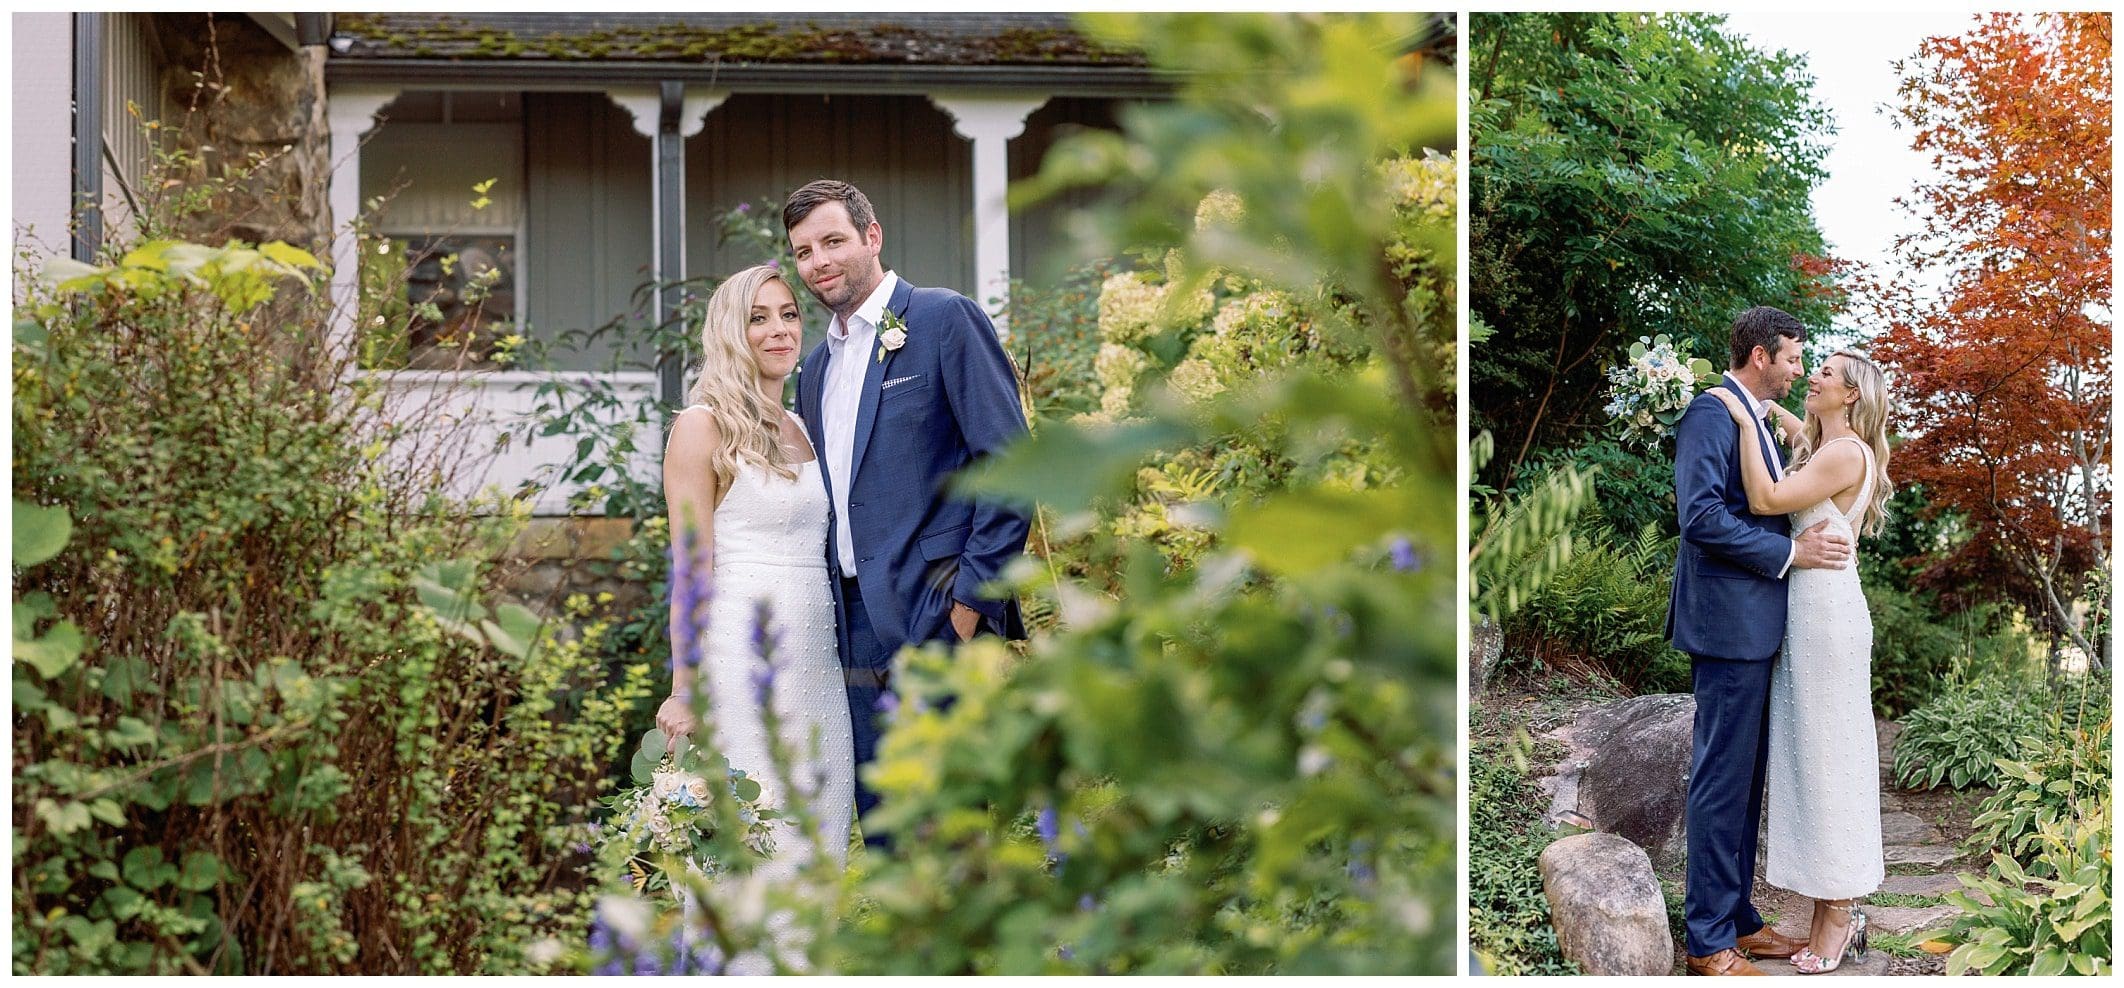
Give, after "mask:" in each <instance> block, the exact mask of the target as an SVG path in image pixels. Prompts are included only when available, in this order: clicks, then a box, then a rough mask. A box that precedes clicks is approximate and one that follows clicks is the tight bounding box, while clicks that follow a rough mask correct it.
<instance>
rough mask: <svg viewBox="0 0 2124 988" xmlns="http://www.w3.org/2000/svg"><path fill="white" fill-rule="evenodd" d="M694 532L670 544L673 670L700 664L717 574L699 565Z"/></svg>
mask: <svg viewBox="0 0 2124 988" xmlns="http://www.w3.org/2000/svg"><path fill="white" fill-rule="evenodd" d="M696 541H697V540H696V537H695V536H694V534H693V532H692V530H691V529H686V530H682V531H679V532H677V533H674V534H673V536H672V541H671V579H670V581H669V583H670V585H671V611H672V617H673V620H672V625H673V627H674V629H675V631H674V633H675V634H676V636H677V640H676V641H673V642H672V643H671V665H672V668H673V669H678V668H681V667H683V668H687V669H691V668H693V667H695V666H698V665H700V663H701V632H703V631H705V630H707V628H706V623H705V622H704V621H703V620H702V619H703V618H704V617H705V616H706V611H707V608H708V599H709V597H710V596H712V587H711V584H712V581H713V578H714V574H713V573H711V572H709V570H708V568H707V567H705V566H701V565H699V562H700V560H699V559H698V558H697V557H696V556H695V554H694V543H695V542H696Z"/></svg>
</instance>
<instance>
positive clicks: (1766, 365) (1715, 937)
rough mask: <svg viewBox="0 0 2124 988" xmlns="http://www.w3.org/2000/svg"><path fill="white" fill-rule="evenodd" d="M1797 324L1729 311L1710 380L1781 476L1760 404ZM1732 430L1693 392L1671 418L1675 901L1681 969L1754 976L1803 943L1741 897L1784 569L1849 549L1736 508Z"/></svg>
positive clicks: (1833, 562)
mask: <svg viewBox="0 0 2124 988" xmlns="http://www.w3.org/2000/svg"><path fill="white" fill-rule="evenodd" d="M1801 335H1802V329H1801V326H1800V322H1799V320H1798V319H1795V318H1793V317H1792V316H1791V315H1790V314H1788V313H1786V312H1784V311H1782V310H1779V309H1774V308H1771V307H1770V306H1767V305H1759V306H1756V307H1755V308H1752V309H1749V310H1748V311H1746V312H1743V313H1741V314H1740V316H1739V318H1736V319H1735V320H1734V321H1733V333H1732V342H1731V346H1730V349H1731V354H1730V356H1731V360H1730V362H1729V364H1728V366H1729V367H1730V368H1731V369H1730V370H1728V371H1727V373H1726V377H1725V380H1724V381H1723V382H1721V383H1723V384H1724V385H1725V387H1726V389H1727V390H1728V391H1731V392H1733V393H1734V394H1737V395H1740V396H1742V398H1743V400H1745V401H1747V402H1749V403H1750V405H1751V406H1753V408H1754V410H1755V412H1756V417H1755V418H1756V421H1755V436H1754V437H1753V441H1754V442H1756V443H1759V444H1761V446H1762V450H1763V458H1764V459H1765V460H1766V461H1767V462H1768V463H1769V464H1770V468H1771V473H1772V475H1773V476H1776V477H1781V476H1783V474H1782V469H1783V467H1782V464H1783V463H1784V458H1783V456H1782V453H1783V449H1782V447H1780V446H1779V445H1778V444H1777V440H1776V438H1775V437H1774V436H1773V435H1772V432H1771V428H1770V426H1769V425H1768V424H1766V423H1765V422H1764V421H1763V415H1764V414H1765V413H1767V412H1768V411H1769V403H1770V402H1773V401H1776V400H1778V399H1780V398H1783V397H1784V396H1785V394H1786V393H1787V392H1789V391H1790V390H1791V389H1792V382H1793V381H1796V380H1798V379H1799V378H1800V376H1801V374H1802V373H1803V372H1804V368H1803V367H1802V366H1801V363H1800V337H1801ZM1738 432H1739V430H1737V429H1735V428H1734V426H1733V418H1732V416H1730V415H1728V414H1727V412H1726V407H1725V406H1724V405H1722V404H1720V403H1719V401H1718V399H1717V398H1716V397H1713V396H1712V395H1709V394H1699V395H1697V396H1696V398H1695V399H1694V400H1693V401H1691V402H1690V403H1689V408H1688V410H1687V411H1686V412H1684V413H1683V414H1682V418H1681V421H1680V422H1678V423H1677V424H1676V425H1675V427H1674V434H1675V441H1674V505H1675V509H1676V511H1677V513H1678V515H1679V518H1680V521H1681V536H1682V537H1681V547H1680V549H1679V550H1678V551H1677V553H1676V556H1675V560H1674V591H1673V596H1672V597H1671V598H1669V600H1668V604H1667V637H1668V639H1669V640H1671V641H1672V642H1673V643H1674V647H1675V648H1678V649H1680V650H1682V651H1684V652H1687V653H1688V654H1689V660H1690V662H1689V665H1690V670H1691V673H1692V675H1693V678H1694V681H1695V693H1696V725H1695V736H1694V741H1693V744H1692V750H1691V758H1690V766H1689V804H1688V805H1689V808H1688V816H1687V823H1688V844H1689V851H1688V854H1689V861H1688V875H1687V881H1688V888H1687V891H1686V894H1685V896H1684V898H1683V906H1682V915H1683V919H1684V920H1685V922H1686V923H1687V925H1688V970H1689V973H1690V974H1761V973H1762V972H1761V971H1760V970H1758V969H1757V968H1756V967H1755V965H1753V964H1751V963H1749V962H1748V959H1747V957H1745V956H1743V954H1744V953H1745V954H1748V955H1753V956H1756V957H1790V956H1792V954H1794V953H1796V952H1797V951H1798V950H1799V949H1800V948H1801V947H1803V946H1805V945H1806V942H1805V941H1803V940H1796V939H1793V938H1791V937H1787V936H1785V935H1783V934H1781V933H1779V932H1777V931H1776V930H1774V929H1771V928H1770V926H1769V925H1768V924H1766V923H1764V922H1763V917H1762V914H1761V913H1759V912H1757V911H1756V909H1755V905H1754V903H1752V902H1751V901H1750V900H1749V895H1750V892H1751V890H1752V889H1753V888H1754V885H1755V852H1756V832H1757V829H1758V828H1759V827H1760V826H1761V821H1762V817H1763V768H1764V764H1765V761H1764V759H1765V757H1766V755H1767V754H1768V747H1769V745H1768V743H1767V742H1768V737H1769V732H1770V718H1769V709H1768V708H1769V705H1770V666H1771V663H1772V662H1773V661H1774V660H1775V659H1776V658H1777V654H1778V652H1779V651H1780V650H1781V649H1782V648H1783V647H1784V638H1785V576H1786V574H1787V573H1788V572H1790V570H1791V569H1792V568H1793V567H1799V568H1802V569H1807V568H1818V569H1841V568H1843V567H1844V566H1845V565H1846V564H1847V563H1848V561H1849V560H1850V558H1851V543H1850V541H1849V540H1848V539H1845V538H1844V537H1843V536H1841V535H1834V534H1830V533H1827V532H1824V531H1823V530H1822V526H1821V525H1816V526H1814V527H1813V528H1810V529H1808V530H1807V531H1805V532H1803V533H1801V534H1800V535H1799V536H1798V537H1797V538H1792V537H1788V533H1789V531H1790V528H1789V526H1788V524H1787V522H1786V518H1785V516H1784V515H1757V514H1753V513H1751V512H1750V511H1749V510H1748V492H1747V490H1746V489H1745V488H1743V487H1742V486H1741V465H1740V446H1739V445H1738V443H1739V442H1741V441H1742V440H1740V438H1739V436H1738ZM1823 524H1827V523H1826V522H1824V523H1823Z"/></svg>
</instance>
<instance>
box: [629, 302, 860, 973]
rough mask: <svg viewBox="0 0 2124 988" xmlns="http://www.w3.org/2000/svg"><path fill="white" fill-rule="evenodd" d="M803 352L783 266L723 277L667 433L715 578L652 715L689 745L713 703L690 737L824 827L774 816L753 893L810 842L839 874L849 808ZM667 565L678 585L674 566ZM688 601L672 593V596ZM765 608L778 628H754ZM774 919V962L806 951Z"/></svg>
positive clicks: (681, 513)
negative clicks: (703, 708)
mask: <svg viewBox="0 0 2124 988" xmlns="http://www.w3.org/2000/svg"><path fill="white" fill-rule="evenodd" d="M802 341H803V322H802V317H801V316H800V314H799V310H798V309H797V304H796V295H795V294H794V293H793V292H791V291H790V289H789V285H788V283H787V282H785V281H784V280H783V279H782V275H781V272H780V271H779V270H777V269H776V268H774V267H770V266H767V265H760V266H757V267H752V268H747V269H745V270H743V271H740V272H738V273H736V274H734V275H732V276H731V277H730V278H729V280H727V281H725V282H723V284H722V286H721V287H720V288H718V289H717V290H716V292H715V295H714V296H713V297H712V298H711V299H709V302H708V313H707V318H706V319H705V320H704V322H703V324H702V327H701V348H702V354H703V356H702V367H701V373H700V377H699V379H698V380H696V381H695V383H694V385H693V390H692V391H691V392H690V393H689V394H688V396H687V397H688V400H689V402H691V404H690V405H689V406H688V407H687V408H686V409H685V410H684V411H682V412H680V413H679V415H678V417H677V419H676V421H674V422H673V424H672V427H671V438H670V440H669V443H668V445H667V446H666V448H665V451H664V493H665V497H666V499H667V500H668V501H669V505H670V521H671V534H672V545H673V546H674V547H684V546H688V545H691V546H693V547H694V548H693V557H692V560H691V567H690V568H691V571H692V572H696V573H701V572H706V573H712V574H713V581H712V584H711V586H710V587H708V588H706V591H707V592H706V593H705V594H703V595H704V596H707V597H708V598H709V601H710V603H709V604H708V607H707V613H706V619H705V624H706V626H705V627H703V628H701V629H699V631H698V638H697V641H698V646H699V647H698V649H697V650H695V651H693V654H695V655H698V660H699V665H700V668H699V669H695V668H693V667H692V666H691V665H690V664H688V663H687V662H686V661H684V659H683V658H682V657H684V656H687V654H688V652H689V650H688V649H685V648H684V647H683V639H684V638H685V636H687V635H689V634H693V633H694V632H693V630H692V623H693V622H692V620H690V618H691V616H690V615H687V614H684V613H681V611H682V610H683V609H682V608H681V607H677V606H674V607H673V608H672V611H673V613H672V615H671V629H672V650H671V651H672V655H673V657H674V661H673V663H672V673H671V691H672V692H671V696H670V698H668V699H666V700H665V701H664V703H663V705H662V707H661V708H660V709H658V711H657V714H656V723H657V726H658V727H660V728H662V729H663V731H664V733H665V735H666V736H667V737H671V738H677V737H678V736H680V735H695V734H696V732H697V730H698V728H699V726H700V725H699V721H698V720H697V719H696V716H695V713H694V711H695V706H694V703H693V697H694V694H695V692H696V691H702V692H705V693H706V695H707V701H708V703H707V707H708V711H709V717H710V720H709V725H710V730H711V732H712V734H713V737H712V738H701V737H697V736H696V737H695V740H696V741H698V742H701V743H704V744H708V745H709V746H711V747H712V748H713V749H714V750H716V751H719V752H721V753H722V754H723V755H724V756H725V757H727V758H729V759H730V765H731V767H732V768H733V769H738V770H741V771H743V772H745V773H746V774H747V775H748V777H750V778H752V779H754V780H756V781H758V782H759V783H760V786H761V790H762V801H763V803H765V804H766V805H770V806H776V807H786V806H788V805H789V800H788V798H787V797H788V794H789V787H790V786H791V785H794V786H796V787H797V789H798V790H799V792H800V793H801V794H802V795H803V796H804V798H805V800H806V803H807V805H808V807H809V809H810V816H811V818H812V823H813V824H814V825H815V826H816V828H817V830H816V834H815V835H811V834H799V833H797V832H796V830H795V827H794V825H793V823H792V822H791V821H789V820H786V819H784V820H777V821H774V823H773V830H774V833H773V836H774V843H775V852H774V855H773V857H772V858H770V859H768V860H767V861H764V862H761V863H760V864H759V866H758V867H757V868H755V869H754V870H753V872H752V874H751V876H750V878H749V880H748V881H747V886H748V887H749V888H750V889H752V890H754V893H755V894H756V892H757V890H758V889H759V888H760V887H761V886H762V885H763V884H765V885H773V884H778V883H781V884H786V883H789V882H792V881H795V880H796V878H797V875H798V874H799V872H800V871H801V870H802V869H803V868H804V866H805V865H806V864H808V863H809V861H810V860H811V858H812V848H813V847H814V841H813V840H812V837H813V836H816V837H817V842H816V844H817V846H823V847H824V848H825V849H826V853H827V854H828V855H830V856H832V857H833V858H835V859H836V861H837V862H838V863H840V864H842V865H845V864H846V863H847V854H848V828H849V822H850V818H851V817H852V816H853V815H854V812H855V756H854V748H853V745H854V733H853V730H852V728H851V725H850V723H849V716H848V701H847V693H846V690H845V688H844V687H843V685H842V672H841V661H840V656H839V653H838V651H837V646H836V637H835V634H834V616H833V597H832V591H831V588H830V586H829V585H828V583H827V574H826V548H825V546H826V527H827V518H828V511H829V510H830V504H829V502H828V501H827V495H826V486H825V484H824V483H822V482H821V480H820V478H819V475H818V470H819V466H818V458H817V456H815V455H814V454H813V452H812V449H811V446H810V443H809V442H808V441H807V440H806V439H805V435H804V428H803V425H802V423H801V422H800V421H799V420H798V419H797V418H796V417H795V416H793V415H791V414H789V413H788V412H787V411H785V410H784V409H783V408H782V405H781V397H782V384H783V381H784V380H786V379H787V378H788V376H789V374H790V373H791V372H792V371H793V370H794V369H795V367H796V363H797V357H798V353H799V349H798V348H799V345H800V344H801V343H802ZM687 533H691V536H692V538H691V539H687V538H686V537H685V535H686V534H687ZM675 551H679V550H677V549H676V548H675ZM674 560H675V564H674V566H673V572H674V577H673V581H674V585H676V584H677V583H678V582H679V574H680V572H681V570H680V567H679V566H678V565H676V556H674ZM675 589H676V586H675ZM688 596H689V595H688V594H686V593H683V592H674V594H673V599H674V600H685V599H687V597H688ZM763 605H764V608H765V611H764V613H766V614H768V615H769V619H768V621H767V623H766V626H765V627H764V628H760V627H756V625H758V623H759V620H758V616H759V615H760V614H761V613H762V606H763ZM762 637H765V638H771V639H772V646H771V653H772V656H773V663H772V666H771V668H770V667H769V665H768V663H767V662H765V661H763V660H762V658H761V657H760V653H761V651H762V649H761V641H760V640H758V639H759V638H762ZM763 693H765V694H767V695H770V696H771V697H772V703H773V711H774V713H775V715H776V716H777V717H778V718H779V720H780V732H779V733H780V735H781V737H780V740H781V742H782V746H783V750H784V752H785V753H786V754H787V756H788V758H789V763H788V764H783V765H777V764H776V762H775V760H774V759H773V758H772V757H771V755H770V740H769V738H768V737H767V730H766V727H765V726H764V719H763V717H762V710H761V702H760V700H761V696H762V694H763ZM779 769H786V771H780V770H779ZM746 897H748V898H749V897H750V896H746ZM689 912H690V910H689ZM767 923H768V926H769V928H770V929H771V930H773V931H774V935H775V940H776V947H777V950H776V952H777V953H779V954H782V955H783V956H784V957H785V958H789V959H791V960H794V959H795V957H796V956H797V955H798V954H800V953H801V950H802V947H803V945H802V944H801V943H800V942H798V940H797V934H796V933H795V932H794V930H793V927H792V922H791V918H790V917H789V916H788V915H787V914H786V912H782V913H777V914H774V915H770V916H768V917H767ZM771 968H772V964H771V963H770V962H769V961H768V960H767V959H766V958H764V957H760V956H757V955H750V954H747V955H740V956H739V957H737V958H734V959H733V960H732V961H731V963H730V968H729V969H730V972H731V973H733V974H737V973H762V974H764V973H770V972H771Z"/></svg>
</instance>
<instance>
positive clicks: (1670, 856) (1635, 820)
mask: <svg viewBox="0 0 2124 988" xmlns="http://www.w3.org/2000/svg"><path fill="white" fill-rule="evenodd" d="M1695 721H1696V698H1695V697H1692V696H1690V695H1688V694H1686V693H1661V694H1653V695H1649V696H1635V697H1631V698H1629V699H1627V700H1620V701H1617V702H1615V703H1610V704H1605V705H1602V706H1599V707H1595V708H1593V709H1591V710H1587V711H1585V712H1584V713H1582V714H1580V715H1579V716H1578V719H1577V720H1575V721H1573V722H1572V723H1571V724H1570V725H1568V726H1566V727H1564V728H1562V729H1561V730H1559V731H1557V732H1556V733H1555V734H1553V735H1551V737H1552V738H1554V739H1555V740H1557V741H1560V742H1562V743H1563V745H1564V748H1565V755H1564V758H1563V761H1561V762H1560V763H1558V765H1557V767H1556V775H1555V776H1554V777H1553V778H1552V779H1551V781H1550V791H1551V793H1552V800H1551V802H1550V806H1549V812H1550V816H1551V818H1552V819H1570V817H1569V814H1576V815H1577V816H1578V817H1583V818H1585V820H1586V821H1590V822H1591V824H1592V827H1593V829H1596V830H1600V831H1604V832H1606V833H1611V834H1616V835H1619V836H1622V837H1624V838H1627V839H1628V840H1629V841H1630V842H1631V843H1633V844H1636V845H1637V846H1638V847H1641V848H1643V849H1644V850H1645V853H1647V854H1648V855H1649V856H1650V858H1651V860H1652V863H1653V865H1654V866H1655V867H1656V868H1657V869H1658V870H1659V872H1660V873H1661V874H1673V873H1676V872H1678V871H1679V870H1680V869H1681V866H1682V863H1683V861H1684V860H1685V859H1686V857H1687V853H1688V837H1687V831H1686V830H1685V829H1684V824H1683V813H1684V811H1685V810H1686V809H1687V808H1688V801H1689V751H1690V739H1691V735H1692V733H1693V732H1694V730H1695Z"/></svg>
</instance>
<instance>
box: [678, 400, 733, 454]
mask: <svg viewBox="0 0 2124 988" xmlns="http://www.w3.org/2000/svg"><path fill="white" fill-rule="evenodd" d="M720 438H721V437H720V436H719V435H718V430H717V429H716V425H715V416H713V415H711V414H709V413H708V406H706V405H689V406H687V407H686V408H684V409H681V410H680V411H679V413H678V415H677V416H676V417H675V418H673V419H672V420H671V436H670V438H668V439H666V440H665V441H664V456H665V458H666V459H669V458H671V457H673V456H685V455H698V456H706V455H707V454H708V451H709V450H711V449H714V448H715V444H716V441H717V440H718V439H720Z"/></svg>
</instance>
